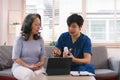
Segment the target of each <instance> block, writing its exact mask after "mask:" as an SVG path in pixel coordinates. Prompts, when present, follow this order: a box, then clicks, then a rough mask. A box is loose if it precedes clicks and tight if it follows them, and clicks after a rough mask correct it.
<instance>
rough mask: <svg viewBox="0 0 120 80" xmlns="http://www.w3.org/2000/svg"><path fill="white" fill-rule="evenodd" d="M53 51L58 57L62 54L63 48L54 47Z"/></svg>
mask: <svg viewBox="0 0 120 80" xmlns="http://www.w3.org/2000/svg"><path fill="white" fill-rule="evenodd" d="M52 51H53V54H54V56H55V57H58V56H60V55H61V50H60V49H59V48H56V47H54V48H53V49H52Z"/></svg>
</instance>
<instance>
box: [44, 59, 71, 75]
mask: <svg viewBox="0 0 120 80" xmlns="http://www.w3.org/2000/svg"><path fill="white" fill-rule="evenodd" d="M71 62H72V59H71V58H62V57H55V58H48V62H47V68H46V73H47V75H65V74H70V68H71Z"/></svg>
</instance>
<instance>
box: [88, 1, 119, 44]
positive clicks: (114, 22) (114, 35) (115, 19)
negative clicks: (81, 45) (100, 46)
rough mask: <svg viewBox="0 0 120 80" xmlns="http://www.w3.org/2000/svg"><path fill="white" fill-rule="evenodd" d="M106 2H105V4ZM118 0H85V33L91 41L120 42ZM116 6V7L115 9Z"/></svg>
mask: <svg viewBox="0 0 120 80" xmlns="http://www.w3.org/2000/svg"><path fill="white" fill-rule="evenodd" d="M106 3H107V4H106ZM118 3H120V1H119V0H86V4H87V9H86V13H87V14H86V17H87V24H86V26H87V27H86V30H87V29H88V30H87V34H88V35H89V36H90V37H91V39H92V41H93V43H118V42H120V38H119V37H118V35H120V28H119V27H120V19H119V17H120V9H119V7H120V6H119V5H118ZM116 8H117V9H116Z"/></svg>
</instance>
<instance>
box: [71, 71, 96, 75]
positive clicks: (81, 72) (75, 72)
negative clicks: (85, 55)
mask: <svg viewBox="0 0 120 80" xmlns="http://www.w3.org/2000/svg"><path fill="white" fill-rule="evenodd" d="M70 74H71V75H72V76H95V74H93V73H90V72H88V71H70Z"/></svg>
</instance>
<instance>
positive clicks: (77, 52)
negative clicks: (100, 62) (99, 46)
mask: <svg viewBox="0 0 120 80" xmlns="http://www.w3.org/2000/svg"><path fill="white" fill-rule="evenodd" d="M83 22H84V20H83V18H82V16H80V15H78V14H72V15H70V16H69V17H68V19H67V25H68V32H65V33H62V34H61V35H60V37H59V39H58V41H57V43H56V45H55V48H54V49H53V53H54V56H56V57H58V56H60V57H62V56H64V57H68V56H69V57H71V58H72V65H71V70H72V71H88V72H91V73H94V66H93V64H91V56H92V45H91V40H90V38H89V37H88V36H86V35H85V34H83V33H81V32H80V31H81V28H82V25H83ZM64 47H68V49H69V52H68V54H66V53H65V52H63V50H64Z"/></svg>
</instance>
